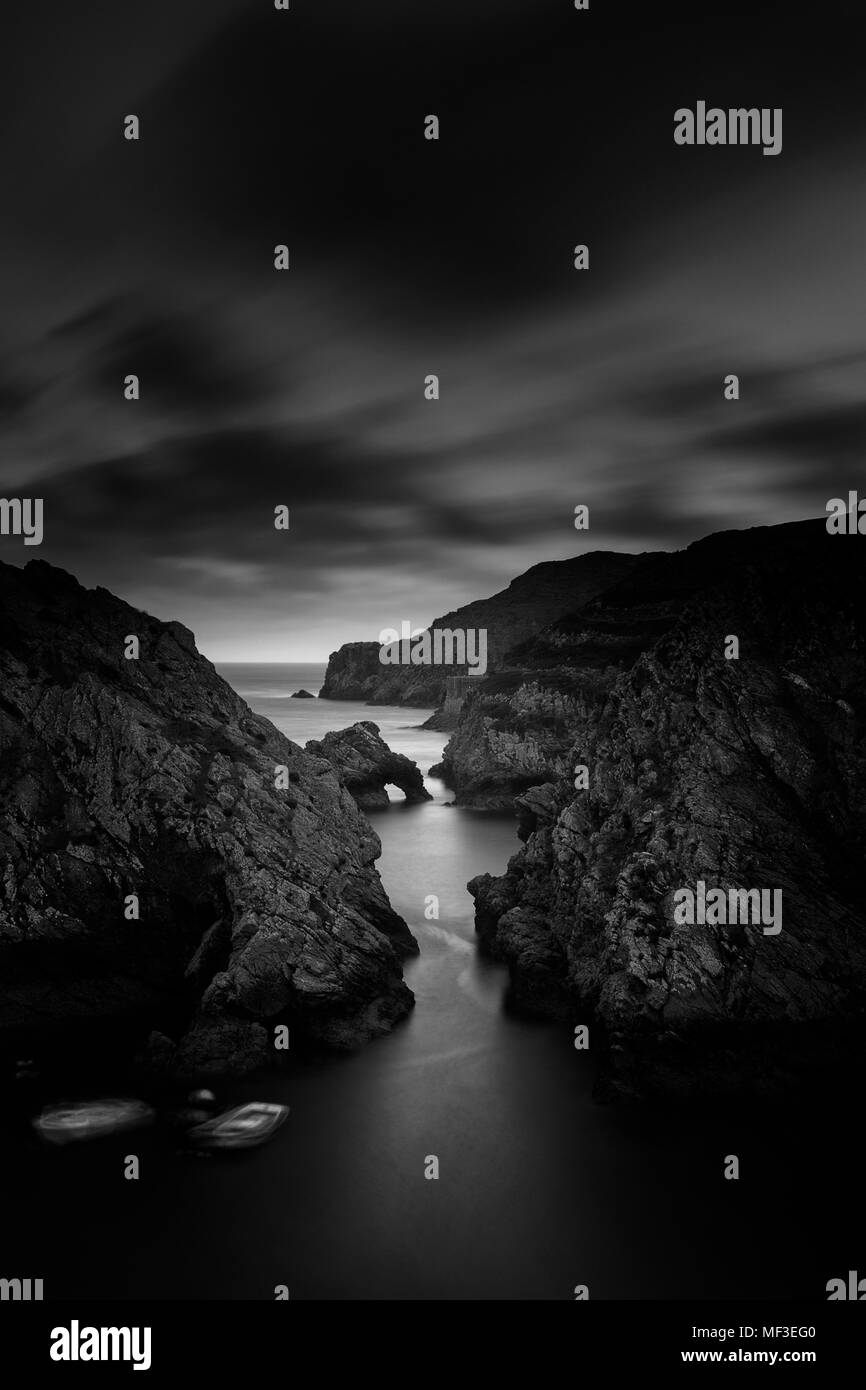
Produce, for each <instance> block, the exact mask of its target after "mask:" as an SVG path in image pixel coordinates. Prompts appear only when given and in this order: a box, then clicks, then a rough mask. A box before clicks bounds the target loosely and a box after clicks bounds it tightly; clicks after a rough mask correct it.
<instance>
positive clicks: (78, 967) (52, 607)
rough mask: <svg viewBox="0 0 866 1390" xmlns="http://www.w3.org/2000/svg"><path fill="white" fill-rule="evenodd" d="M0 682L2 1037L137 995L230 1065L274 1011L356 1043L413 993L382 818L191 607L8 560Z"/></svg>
mask: <svg viewBox="0 0 866 1390" xmlns="http://www.w3.org/2000/svg"><path fill="white" fill-rule="evenodd" d="M130 635H134V636H135V637H136V638H137V639H138V644H139V655H138V658H137V659H126V657H125V651H127V650H129V642H128V639H129V636H130ZM0 691H2V696H0V769H2V771H0V860H2V865H3V874H2V886H0V1045H2V1042H3V1038H4V1037H5V1038H7V1040H8V1039H11V1038H15V1039H17V1038H19V1037H25V1036H26V1037H27V1038H28V1039H30V1038H38V1037H39V1036H40V1035H41V1033H42V1032H43V1030H44V1028H45V1027H46V1026H47V1025H50V1026H51V1027H53V1028H55V1029H58V1030H60V1032H61V1033H62V1030H63V1028H64V1027H69V1026H72V1025H75V1024H77V1023H81V1022H85V1021H86V1022H87V1023H88V1024H92V1023H93V1022H98V1021H99V1020H100V1019H101V1020H104V1021H105V1022H106V1023H108V1022H109V1021H111V1020H117V1019H119V1018H127V1017H132V1016H134V1017H136V1018H137V1019H141V1020H148V1021H149V1022H150V1023H151V1024H152V1026H153V1027H154V1028H156V1029H157V1030H158V1032H159V1034H160V1039H159V1047H158V1049H157V1050H158V1051H159V1052H160V1054H161V1060H162V1063H163V1064H165V1065H167V1066H169V1067H170V1068H172V1069H173V1070H176V1071H178V1072H182V1073H195V1072H208V1071H238V1070H244V1069H247V1068H249V1067H251V1066H254V1065H256V1064H258V1063H259V1062H262V1061H265V1060H267V1059H268V1057H269V1056H271V1055H272V1053H271V1045H272V1038H273V1031H272V1027H271V1025H272V1024H273V1023H274V1021H275V1020H279V1021H283V1020H284V1021H286V1022H287V1023H289V1024H290V1025H291V1026H292V1027H293V1028H294V1029H295V1030H296V1031H297V1032H298V1033H299V1034H302V1035H306V1036H309V1037H311V1038H314V1039H317V1040H320V1041H322V1042H324V1043H328V1044H331V1045H334V1046H337V1047H351V1046H355V1045H356V1044H358V1043H361V1042H364V1041H365V1040H367V1039H369V1038H372V1037H375V1036H376V1035H378V1034H381V1033H383V1032H386V1031H387V1030H388V1029H390V1028H391V1027H392V1026H393V1025H394V1023H396V1022H397V1021H398V1020H399V1019H401V1018H403V1017H404V1016H405V1015H406V1013H407V1012H408V1010H409V1009H410V1007H411V1005H412V994H411V992H410V991H409V989H408V988H407V986H406V985H405V983H404V982H403V979H402V973H401V959H402V957H404V956H405V955H406V954H407V953H409V952H412V951H414V950H416V949H417V947H416V943H415V941H414V938H413V937H412V935H411V933H410V932H409V929H408V927H407V926H406V924H405V922H404V921H403V920H402V918H400V917H398V916H397V914H396V913H395V912H394V911H393V910H392V909H391V907H390V905H389V903H388V899H387V897H386V895H385V892H384V889H383V887H382V884H381V881H380V879H379V875H378V873H377V871H376V868H375V861H376V859H377V857H378V856H379V854H380V852H381V845H380V842H379V839H378V836H377V835H376V834H375V832H374V831H373V830H372V828H371V826H370V824H369V822H368V821H367V819H366V817H365V816H364V815H363V814H362V812H361V811H360V810H359V809H358V807H357V806H356V804H355V801H354V800H353V798H352V796H351V795H350V793H349V791H348V790H347V789H346V787H345V786H344V785H342V783H341V780H340V777H339V776H338V774H337V772H336V771H335V770H334V769H333V767H331V766H329V765H328V763H327V761H326V760H325V759H324V758H322V757H311V756H310V755H309V754H307V753H305V752H304V751H303V750H302V749H300V748H299V747H297V745H295V744H293V743H291V742H290V741H289V740H288V739H286V738H284V737H283V735H282V734H280V733H279V732H278V731H277V730H276V729H275V728H274V727H273V725H271V724H270V723H269V722H268V721H267V720H266V719H263V718H261V717H260V716H258V715H255V714H253V712H252V711H251V710H250V709H249V708H248V706H247V705H246V704H245V703H244V701H243V700H241V699H240V698H239V697H238V696H237V695H236V694H235V693H234V691H232V690H231V689H230V687H229V686H228V685H227V684H226V683H225V681H223V680H222V679H221V678H220V677H219V676H218V675H217V673H216V671H215V670H214V668H213V666H212V665H211V664H210V662H208V661H206V660H205V659H204V658H203V657H202V656H200V655H199V653H198V652H197V651H196V648H195V643H194V639H193V637H192V634H191V633H190V632H189V631H187V629H186V628H184V627H182V626H181V625H180V624H179V623H163V622H158V621H157V620H155V619H154V618H152V617H149V616H148V615H147V614H145V613H141V612H137V611H136V610H135V609H133V608H131V607H129V606H128V605H127V604H125V603H123V602H122V601H121V600H120V599H117V598H115V597H114V596H113V595H111V594H110V593H108V592H107V591H106V590H104V589H95V590H86V589H84V588H82V587H81V586H80V585H79V584H78V583H77V582H76V580H75V579H73V578H72V577H71V576H70V575H68V574H66V573H64V572H63V571H62V570H58V569H54V568H52V567H51V566H49V565H47V564H44V563H42V562H39V561H36V562H31V563H30V564H28V565H27V566H26V567H25V568H24V569H23V570H22V569H16V568H12V567H11V566H8V565H0Z"/></svg>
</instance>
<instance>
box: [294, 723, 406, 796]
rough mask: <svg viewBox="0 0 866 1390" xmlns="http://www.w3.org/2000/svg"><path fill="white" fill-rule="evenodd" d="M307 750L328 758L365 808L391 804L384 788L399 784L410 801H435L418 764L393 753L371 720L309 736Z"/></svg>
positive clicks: (317, 755)
mask: <svg viewBox="0 0 866 1390" xmlns="http://www.w3.org/2000/svg"><path fill="white" fill-rule="evenodd" d="M306 749H307V752H308V753H311V754H313V755H315V756H316V757H320V758H327V760H328V762H329V763H331V764H332V766H333V767H335V768H336V769H337V771H338V773H339V775H340V778H341V780H342V782H343V783H344V785H345V786H346V787H347V788H348V790H349V791H350V792H351V794H352V796H353V797H354V798H355V801H356V802H357V803H358V805H359V806H360V807H361V808H362V809H363V810H365V811H375V810H380V809H382V808H383V807H385V806H387V805H388V804H389V801H388V793H387V791H386V790H385V787H386V786H387V785H388V784H389V783H390V784H391V785H392V786H395V787H398V788H399V789H400V791H402V792H403V793H404V795H405V797H406V800H407V801H432V799H433V798H432V796H431V795H430V793H429V792H428V791H427V789H426V787H425V786H424V778H423V777H422V775H421V773H420V771H419V770H418V766H417V764H416V763H414V762H412V760H411V758H406V757H404V756H403V754H402V753H394V752H392V750H391V749H390V748H389V747H388V745H387V743H385V742H384V741H383V739H382V738H381V737H380V736H379V726H378V725H377V724H372V723H371V722H370V721H369V720H362V721H361V722H360V723H358V724H352V725H350V727H349V728H348V729H340V730H338V731H337V732H336V733H330V734H326V735H325V737H324V738H323V739H310V741H309V743H307V745H306Z"/></svg>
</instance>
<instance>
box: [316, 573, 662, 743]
mask: <svg viewBox="0 0 866 1390" xmlns="http://www.w3.org/2000/svg"><path fill="white" fill-rule="evenodd" d="M638 558H639V557H638V556H635V555H625V554H618V553H614V552H605V551H592V552H590V553H589V554H587V555H580V556H577V557H576V558H574V559H571V560H553V561H549V562H545V563H543V564H539V565H533V566H532V568H531V569H529V570H527V571H526V573H525V574H521V575H519V576H518V578H517V579H515V580H513V581H512V583H511V584H509V586H508V588H507V589H503V590H501V592H499V593H497V594H493V596H492V597H491V598H487V599H477V600H475V601H474V602H472V603H466V604H464V605H463V606H462V607H460V608H456V609H454V610H453V611H452V612H450V613H446V614H445V615H444V617H441V618H436V619H434V621H433V622H432V623H431V624H430V627H429V629H428V631H430V632H431V633H432V632H437V631H442V632H456V631H463V632H466V631H467V630H468V629H474V630H475V631H479V630H484V631H485V632H486V633H487V670H488V671H489V672H493V671H498V670H500V669H502V668H503V666H505V665H507V664H508V656H509V653H510V651H511V649H512V648H513V647H516V646H518V645H519V644H521V643H523V642H526V641H527V640H528V639H530V638H531V637H533V636H535V635H536V634H537V633H539V632H541V630H542V629H543V628H545V627H546V626H548V625H549V624H550V623H552V622H554V621H555V619H556V618H558V617H561V616H564V615H565V614H566V613H569V612H571V611H572V610H573V609H574V608H575V607H577V606H578V605H579V604H581V603H585V602H587V600H589V599H590V598H592V597H594V596H595V595H596V594H598V593H601V592H602V591H603V590H604V589H606V588H608V587H609V586H610V585H611V584H612V583H614V582H615V581H616V580H617V579H620V578H622V577H623V576H624V575H625V574H627V573H628V572H629V571H630V569H631V568H632V567H633V566H634V565H635V564H636V563H637V561H638ZM379 652H380V647H379V643H378V642H348V643H346V644H345V645H344V646H342V647H340V649H339V651H336V652H333V653H332V655H331V658H330V660H329V662H328V669H327V672H326V674H325V681H324V684H323V686H322V689H321V691H320V692H319V695H320V698H321V699H324V700H365V701H366V702H367V703H368V704H371V705H413V706H428V707H429V706H431V705H433V706H435V707H437V709H438V710H439V713H438V717H437V716H434V718H433V719H431V720H430V725H431V727H434V728H442V729H446V728H450V727H453V724H454V723H455V722H456V720H457V716H458V712H459V709H460V705H461V703H462V698H456V697H455V695H454V693H453V687H452V699H451V700H450V701H448V700H447V696H448V682H449V681H452V680H454V679H455V678H456V680H457V682H458V685H459V683H460V678H461V677H468V676H469V667H468V666H465V665H464V666H458V665H429V666H425V665H420V666H412V665H407V666H398V665H384V664H383V663H382V662H381V661H380V660H379ZM470 680H471V681H472V682H473V683H474V682H475V681H476V680H480V677H478V676H477V675H473V676H471V677H470ZM463 688H466V687H465V683H463ZM461 697H462V690H461ZM446 703H447V707H446V708H441V707H445V706H446Z"/></svg>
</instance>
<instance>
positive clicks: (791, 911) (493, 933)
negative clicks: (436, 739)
mask: <svg viewBox="0 0 866 1390" xmlns="http://www.w3.org/2000/svg"><path fill="white" fill-rule="evenodd" d="M864 557H866V551H864V549H863V548H862V547H861V548H859V549H858V544H857V540H856V539H851V538H848V537H831V536H828V535H827V534H826V531H825V529H824V526H823V524H822V523H820V522H817V523H814V524H813V523H805V524H802V525H797V526H790V527H779V528H771V529H766V528H764V529H763V530H761V531H754V532H749V533H744V534H741V535H728V536H727V537H725V536H718V537H713V538H711V540H710V541H708V542H702V543H700V544H699V545H698V546H693V547H691V548H690V550H689V551H686V552H683V553H682V554H681V555H680V556H670V557H664V558H663V560H662V562H661V563H660V564H659V565H658V566H656V568H655V570H654V572H651V573H649V572H648V573H645V574H644V575H643V576H642V577H641V576H640V575H638V576H635V579H634V581H626V583H625V584H624V585H623V586H620V589H619V590H618V591H613V593H612V594H610V595H605V596H604V597H603V598H602V599H601V600H599V601H597V602H595V603H593V604H590V605H589V606H588V608H587V609H586V610H585V611H584V614H583V615H582V616H578V617H577V618H575V620H574V621H572V622H570V623H568V624H566V625H565V631H564V632H563V631H560V632H558V633H557V632H555V633H553V634H547V636H546V639H545V642H544V643H543V644H542V645H543V646H544V647H545V648H546V650H547V651H548V652H549V651H550V650H551V649H553V650H555V652H556V659H557V660H558V661H561V660H562V659H563V654H564V652H567V654H568V656H569V658H570V659H571V660H572V661H573V662H574V663H575V664H579V663H580V662H581V661H582V660H587V664H588V667H589V668H592V665H593V663H594V662H596V661H597V660H598V651H599V647H600V645H607V646H608V647H609V648H611V649H616V650H619V651H620V652H625V651H627V649H628V647H629V645H632V646H633V649H634V652H635V653H636V654H635V656H634V659H633V660H632V662H631V664H630V665H628V666H627V667H626V669H624V670H622V671H620V673H619V674H618V675H615V677H614V678H613V679H612V680H611V681H610V683H609V686H608V688H607V690H606V692H605V691H604V690H603V689H602V691H601V694H600V698H598V699H597V700H595V701H594V702H589V703H587V704H586V705H585V706H584V707H583V709H582V710H580V711H578V714H577V717H576V718H573V716H572V715H570V716H569V718H570V719H573V722H572V724H571V733H572V748H571V751H570V754H569V755H568V756H567V757H566V759H565V761H566V763H567V765H568V767H569V768H571V767H573V766H574V764H576V763H585V764H586V765H587V766H588V767H589V770H590V787H589V790H588V791H576V790H575V789H574V787H573V785H572V781H571V778H570V776H566V777H564V778H562V779H559V780H557V781H555V782H553V783H551V782H550V781H549V780H546V782H545V784H544V785H540V786H538V787H536V788H534V789H531V790H528V791H526V792H524V794H523V795H522V796H521V797H520V800H519V802H518V811H519V816H520V825H521V833H522V834H523V835H524V837H525V838H526V843H525V846H524V848H523V849H522V850H521V851H520V852H519V853H518V854H517V855H516V856H515V857H514V859H512V861H511V863H510V864H509V868H508V871H507V872H506V874H505V875H504V876H502V877H500V878H496V879H494V878H490V877H489V876H486V875H484V876H481V877H480V878H478V879H476V880H474V881H473V883H472V885H470V886H471V890H472V891H473V893H474V895H475V898H476V907H477V926H478V931H479V934H480V936H481V939H482V941H483V942H485V943H486V945H487V947H488V948H489V949H490V950H491V951H492V952H493V953H494V954H496V955H498V956H500V957H501V958H503V959H505V960H507V961H508V962H509V964H510V966H511V972H512V980H513V987H514V991H515V996H516V998H517V999H519V1000H520V1001H522V1003H523V1004H524V1005H525V1006H527V1007H529V1008H531V1009H534V1010H536V1011H539V1012H542V1013H559V1014H562V1013H567V1014H569V1015H570V1016H571V1017H573V1018H575V1019H576V1020H577V1021H584V1022H586V1021H589V1018H590V1017H591V1018H592V1019H594V1021H595V1023H596V1025H600V1028H599V1029H598V1031H597V1035H596V1042H597V1043H598V1042H600V1039H601V1037H602V1036H604V1037H605V1038H606V1039H607V1044H608V1049H607V1054H606V1064H605V1068H604V1072H603V1076H602V1081H601V1089H602V1091H603V1093H606V1094H616V1095H642V1094H646V1093H648V1092H652V1091H656V1090H657V1091H663V1092H665V1093H670V1092H672V1091H673V1092H678V1093H684V1094H694V1093H695V1092H700V1091H701V1090H710V1091H718V1090H722V1089H725V1088H726V1087H731V1088H733V1089H736V1090H739V1091H742V1090H743V1089H750V1088H754V1089H757V1090H759V1091H768V1090H773V1089H776V1088H777V1087H782V1086H784V1085H785V1084H786V1082H787V1081H790V1080H791V1079H792V1078H794V1077H796V1078H798V1079H799V1078H801V1077H802V1076H803V1075H804V1073H805V1072H808V1071H810V1070H815V1071H816V1073H817V1074H820V1072H821V1069H822V1068H826V1067H827V1066H828V1065H830V1064H832V1062H833V1060H834V1058H836V1057H838V1056H840V1055H841V1052H840V1049H859V1048H860V1047H861V1046H862V1042H861V1039H862V1023H863V1009H864V1002H866V930H864V913H866V891H864V879H863V867H864V844H866V778H864V773H866V744H864V728H866V723H864V720H866V599H864V594H866V590H864V586H863V575H864V568H866V565H864ZM728 634H736V635H737V636H738V637H739V642H740V657H739V660H731V661H727V660H725V659H724V657H723V648H724V642H725V638H726V636H727V635H728ZM541 659H544V658H543V657H542V658H541ZM476 698H478V697H476ZM699 879H703V880H704V881H705V882H706V883H707V884H708V885H711V886H720V887H723V888H726V889H727V888H731V887H735V888H762V887H766V888H781V889H782V892H783V914H784V915H783V926H782V931H781V933H780V934H779V935H777V936H767V935H764V934H763V933H762V931H761V927H760V926H759V925H758V926H752V925H748V926H697V925H696V926H688V925H676V924H675V923H674V919H673V894H674V892H675V890H676V889H677V888H682V887H692V888H694V885H695V884H696V882H697V880H699Z"/></svg>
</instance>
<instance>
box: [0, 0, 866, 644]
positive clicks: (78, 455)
mask: <svg viewBox="0 0 866 1390" xmlns="http://www.w3.org/2000/svg"><path fill="white" fill-rule="evenodd" d="M837 10H838V12H837V13H834V11H833V8H832V6H831V5H827V4H822V5H821V6H820V7H815V6H808V7H804V10H803V15H802V17H801V16H798V14H797V12H796V9H795V8H793V7H791V6H788V5H784V6H782V5H774V6H762V5H761V3H760V2H759V0H753V2H752V3H750V4H748V5H745V4H744V5H737V4H733V5H731V4H728V5H722V4H717V3H714V0H707V3H702V4H701V5H700V6H698V5H695V4H694V3H691V4H689V5H680V4H678V3H671V4H659V5H649V4H645V5H643V6H641V7H636V6H632V7H629V8H627V9H626V8H624V7H623V6H622V5H620V4H617V3H613V0H592V3H591V9H590V11H589V12H588V13H578V12H575V11H574V10H573V8H572V6H571V4H570V0H435V3H433V0H427V2H426V3H425V2H422V0H411V3H410V0H363V2H362V0H292V8H291V10H290V11H289V13H287V14H285V13H278V12H276V11H274V10H273V7H272V4H271V3H270V0H246V3H243V0H148V3H147V4H146V5H143V4H142V5H126V4H118V3H117V0H98V2H97V0H79V3H76V4H75V5H69V4H59V3H54V0H52V2H51V3H41V4H39V5H38V6H37V5H33V4H25V3H23V0H17V3H13V4H11V5H10V6H7V7H6V11H5V12H4V25H3V42H2V48H0V171H2V181H3V183H2V200H0V303H2V306H3V312H2V316H0V458H2V481H0V495H3V496H8V497H12V496H41V497H43V498H44V501H45V526H46V532H45V542H44V544H43V546H42V547H41V549H40V550H36V549H34V548H29V549H24V548H23V547H22V545H21V542H20V540H17V539H12V538H7V539H3V540H0V558H2V559H4V560H7V561H10V562H12V563H14V564H21V563H23V562H24V561H25V560H27V559H30V558H33V557H34V556H38V557H39V558H43V559H47V560H50V561H52V562H53V563H57V564H61V565H63V566H64V567H66V568H67V569H70V570H71V571H72V572H73V573H74V574H76V575H77V576H78V577H79V578H80V579H81V580H82V582H84V583H87V584H97V583H98V584H103V585H105V586H106V587H108V588H110V589H113V590H114V591H115V592H117V593H119V594H121V595H122V596H123V597H124V598H126V599H128V600H130V601H131V602H133V603H135V604H137V605H139V606H142V607H144V608H146V609H148V610H149V611H151V612H153V613H155V614H157V615H158V616H160V617H165V618H179V619H181V620H182V621H183V622H185V623H187V624H188V625H189V626H190V627H192V628H193V630H194V631H195V633H196V636H197V638H198V643H199V647H200V648H201V649H202V650H203V651H204V652H205V653H206V654H207V655H209V656H210V657H212V658H213V659H216V660H231V659H233V658H234V659H239V660H257V659H258V660H287V661H292V660H295V661H298V660H301V661H302V660H314V659H319V658H324V657H325V656H327V654H328V652H329V651H331V650H333V649H334V648H335V647H336V646H338V645H339V644H340V643H341V642H343V641H347V640H354V639H358V638H363V637H366V638H373V637H375V636H377V635H378V632H379V630H380V629H381V628H383V627H399V625H400V623H401V622H402V621H403V620H404V619H405V620H408V621H410V622H412V623H413V625H415V626H421V625H423V624H424V623H425V622H427V621H429V620H430V619H431V618H432V617H434V616H436V615H437V614H439V613H442V612H444V611H447V610H448V609H449V608H450V607H452V606H454V605H456V604H458V603H460V602H463V601H466V600H468V599H471V598H476V597H481V596H483V595H485V594H488V593H491V592H494V591H495V590H497V589H499V588H501V587H503V585H505V584H506V583H507V582H508V581H509V580H510V579H511V578H513V577H514V576H515V575H516V574H518V573H520V572H521V571H522V570H524V569H526V568H527V567H528V566H529V565H531V564H534V563H535V562H537V561H539V560H544V559H555V558H562V557H565V556H568V555H572V554H575V553H578V552H579V551H580V550H582V549H599V548H614V549H627V550H643V549H650V548H657V547H670V546H677V545H681V544H684V543H686V542H688V541H689V540H692V539H694V538H696V537H698V536H701V535H704V534H706V533H707V532H710V531H713V530H718V529H720V528H723V527H729V526H748V525H753V524H762V523H772V522H776V521H786V520H791V519H794V518H799V517H804V516H810V515H818V514H822V513H823V511H824V506H825V503H826V500H827V498H828V497H831V496H836V495H843V494H844V493H845V492H846V491H847V489H848V488H849V487H856V486H857V485H858V482H859V481H860V480H861V479H862V478H863V476H864V470H863V457H864V444H866V405H864V387H863V383H864V380H866V312H864V311H866V303H864V299H866V275H864V270H863V257H864V249H863V248H864V246H866V180H864V177H863V170H864V169H866V98H864V97H863V95H862V91H863V83H862V75H861V73H860V71H859V70H858V59H859V51H858V47H857V44H856V43H855V41H854V39H853V30H852V25H853V16H855V15H856V9H855V8H854V7H843V6H839V7H837ZM690 14H691V18H689V15H690ZM699 99H703V100H706V101H708V102H709V103H710V104H716V105H720V106H723V107H728V106H752V105H754V106H759V107H763V106H770V107H776V106H781V107H782V108H783V110H784V124H783V137H784V144H783V150H782V153H781V155H779V156H778V157H776V158H768V157H764V156H763V155H762V154H761V152H760V150H759V149H751V148H746V149H742V148H740V149H736V148H733V149H724V148H713V149H707V148H705V149H684V148H681V147H677V146H675V145H674V143H673V113H674V111H675V110H676V108H677V107H680V106H694V104H695V103H696V101H697V100H699ZM129 112H135V113H136V114H138V115H139V116H140V118H141V122H142V138H141V141H140V142H139V143H138V144H130V143H128V142H126V141H124V140H123V138H122V122H123V117H124V115H126V114H127V113H129ZM430 112H435V113H436V114H437V115H439V117H440V119H441V123H442V138H441V140H440V141H439V143H438V144H434V143H431V142H427V141H425V140H424V138H423V125H424V117H425V116H426V115H427V114H428V113H430ZM278 242H286V243H287V244H288V245H289V247H290V249H291V256H292V269H291V270H290V271H289V272H288V273H287V274H279V273H277V272H276V271H275V270H274V269H273V247H274V245H275V244H276V243H278ZM577 242H587V243H588V244H589V246H590V256H591V269H590V271H589V273H588V274H580V273H577V272H575V271H574V269H573V268H572V247H573V246H574V245H575V243H577ZM127 372H137V373H139V375H140V376H141V379H142V391H143V399H142V400H141V401H140V402H138V403H136V404H129V403H126V402H124V400H123V395H122V384H123V378H124V376H125V374H126V373H127ZM430 372H436V373H438V374H439V375H440V377H441V381H442V399H441V401H440V402H439V403H438V404H430V403H428V402H425V400H424V398H423V381H424V377H425V376H426V375H427V374H428V373H430ZM728 372H737V373H738V374H739V376H740V380H741V390H742V398H741V400H740V401H739V402H737V403H728V402H726V401H724V399H723V395H722V382H723V378H724V376H725V374H726V373H728ZM579 502H585V503H587V504H588V505H589V506H590V509H591V530H590V532H589V534H588V536H584V535H582V534H578V533H576V532H575V531H574V530H573V527H572V515H573V509H574V506H575V504H577V503H579ZM278 503H285V504H286V505H288V506H289V507H290V508H291V513H292V527H291V531H290V532H289V533H283V532H276V531H275V530H274V529H273V524H272V517H273V508H274V506H275V505H277V504H278Z"/></svg>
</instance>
